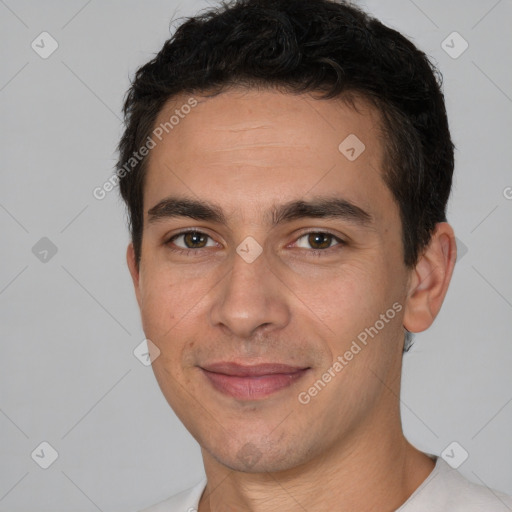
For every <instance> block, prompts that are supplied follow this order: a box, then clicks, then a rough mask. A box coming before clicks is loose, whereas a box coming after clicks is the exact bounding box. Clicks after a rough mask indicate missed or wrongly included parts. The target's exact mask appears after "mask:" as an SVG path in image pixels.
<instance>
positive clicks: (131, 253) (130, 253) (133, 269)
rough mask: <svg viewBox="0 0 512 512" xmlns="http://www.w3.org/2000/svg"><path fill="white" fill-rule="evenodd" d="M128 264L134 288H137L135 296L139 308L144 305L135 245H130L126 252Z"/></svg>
mask: <svg viewBox="0 0 512 512" xmlns="http://www.w3.org/2000/svg"><path fill="white" fill-rule="evenodd" d="M126 262H127V263H128V269H129V270H130V275H131V276H132V281H133V287H134V288H135V296H136V297H137V302H138V304H139V308H140V307H141V305H142V302H141V293H140V287H139V282H140V272H139V268H137V263H136V259H135V250H134V249H133V243H130V244H129V245H128V248H127V250H126Z"/></svg>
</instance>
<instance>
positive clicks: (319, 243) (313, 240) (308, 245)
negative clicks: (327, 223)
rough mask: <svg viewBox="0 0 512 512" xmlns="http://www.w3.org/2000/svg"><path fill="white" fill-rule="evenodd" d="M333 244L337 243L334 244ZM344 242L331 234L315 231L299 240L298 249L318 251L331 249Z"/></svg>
mask: <svg viewBox="0 0 512 512" xmlns="http://www.w3.org/2000/svg"><path fill="white" fill-rule="evenodd" d="M333 242H336V243H334V244H333ZM342 242H343V241H342V240H340V239H339V238H338V237H336V236H334V235H332V234H331V233H325V232H323V231H315V232H311V233H305V234H303V235H302V236H301V237H299V239H298V240H297V243H296V244H297V247H300V248H303V249H313V250H316V251H321V250H326V249H330V248H331V247H333V246H336V245H340V244H341V243H342Z"/></svg>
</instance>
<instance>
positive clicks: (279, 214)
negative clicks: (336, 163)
mask: <svg viewBox="0 0 512 512" xmlns="http://www.w3.org/2000/svg"><path fill="white" fill-rule="evenodd" d="M174 217H189V218H191V219H195V220H202V221H211V222H215V223H218V224H224V225H226V224H227V217H226V215H225V214H224V212H223V210H222V208H221V207H220V206H218V205H215V204H212V203H210V202H208V201H197V200H195V199H189V198H181V197H172V196H171V197H166V198H165V199H163V200H162V201H160V202H159V203H157V204H156V205H155V206H153V207H152V208H150V209H149V210H148V222H149V223H150V224H153V223H156V222H158V221H160V220H163V219H168V218H174ZM302 218H316V219H320V218H327V219H342V220H346V221H348V222H351V223H354V224H357V225H360V226H363V227H365V226H369V225H371V224H372V223H373V222H374V219H373V216H372V215H371V214H370V213H368V212H366V211H365V210H363V209H362V208H361V207H359V206H357V205H355V204H354V203H352V202H350V201H348V200H347V199H343V198H339V197H334V198H333V197H320V198H315V199H312V200H310V201H302V200H296V201H290V202H288V203H284V204H281V205H277V206H273V207H272V208H271V209H270V210H269V211H268V212H267V219H269V224H271V225H272V226H276V225H278V224H283V223H285V222H291V221H293V220H297V219H302Z"/></svg>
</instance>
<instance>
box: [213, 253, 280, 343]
mask: <svg viewBox="0 0 512 512" xmlns="http://www.w3.org/2000/svg"><path fill="white" fill-rule="evenodd" d="M287 294H289V292H288V288H287V287H286V286H285V285H284V284H283V282H282V280H281V279H280V278H278V277H277V275H276V273H275V271H272V270H271V269H270V267H269V266H268V263H267V261H266V259H265V255H264V253H263V254H261V255H260V256H259V257H258V258H257V259H256V260H255V261H253V262H251V263H248V262H247V261H245V260H244V259H243V258H241V257H240V256H239V255H238V254H236V253H235V254H234V255H233V260H232V263H231V272H229V273H228V275H227V276H226V277H225V278H224V279H223V280H222V281H221V282H220V283H219V285H218V286H217V287H215V294H214V295H213V302H212V307H211V313H210V318H211V321H212V323H213V325H214V326H216V327H218V326H222V327H223V328H225V329H228V330H229V331H231V334H233V335H234V336H236V337H239V338H245V339H248V338H251V336H254V335H255V334H256V332H257V331H258V330H265V331H270V330H274V329H281V328H283V327H285V326H286V325H287V324H288V322H289V321H290V309H289V304H288V300H287Z"/></svg>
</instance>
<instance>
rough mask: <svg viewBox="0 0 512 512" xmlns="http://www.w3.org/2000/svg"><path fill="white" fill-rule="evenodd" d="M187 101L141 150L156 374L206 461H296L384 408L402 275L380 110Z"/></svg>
mask: <svg viewBox="0 0 512 512" xmlns="http://www.w3.org/2000/svg"><path fill="white" fill-rule="evenodd" d="M196 98H197V100H198V104H197V106H195V107H194V108H193V109H192V110H191V111H190V113H188V114H187V115H186V116H183V118H180V120H179V123H177V124H175V125H174V126H173V128H172V130H169V133H168V134H166V136H165V137H163V138H162V140H161V141H159V142H158V143H157V145H156V147H154V148H153V149H152V150H151V153H150V156H149V161H148V172H147V176H146V182H145V188H144V230H143V242H142V258H141V264H140V269H136V267H135V265H134V263H133V250H132V248H131V247H129V250H128V261H129V265H130V269H131V272H132V277H133V279H134V284H135V290H136V295H137V299H138V302H139V306H140V310H141V317H142V323H143V328H144V332H145V334H146V337H147V338H148V339H149V340H151V342H152V343H153V344H154V346H155V347H157V348H158V350H156V349H155V350H153V355H156V354H157V353H158V351H159V355H158V357H156V359H155V360H154V361H153V370H154V373H155V376H156V378H157V381H158V383H159V386H160V388H161V390H162V392H163V394H164V395H165V397H166V399H167V401H168V403H169V404H170V406H171V407H172V408H173V409H174V411H175V412H176V414H177V415H178V417H179V418H180V419H181V420H182V422H183V423H184V425H185V426H186V427H187V429H188V430H189V431H190V432H191V434H192V435H193V436H194V437H195V438H196V439H197V440H198V442H199V443H200V445H201V446H202V448H203V451H204V453H205V454H206V455H207V456H208V457H211V458H212V460H215V461H216V462H217V463H221V464H223V465H225V466H227V467H229V468H232V469H235V470H241V471H254V472H256V471H277V470H284V469H290V468H293V467H296V466H298V465H300V464H303V463H306V462H308V461H312V460H313V459H315V458H319V457H322V456H325V454H327V453H331V452H333V451H335V450H337V449H341V447H342V446H346V444H347V443H349V442H353V441H354V439H355V437H357V436H363V435H366V436H371V435H373V433H375V432H377V431H378V430H379V429H382V421H385V420H384V418H387V417H389V411H390V408H392V407H394V405H393V404H392V402H391V401H390V398H389V396H390V393H386V392H385V391H386V389H389V388H390V387H391V388H393V389H395V387H396V381H397V379H398V380H399V378H398V377H399V372H400V364H401V350H402V343H403V327H402V316H403V311H404V310H403V305H404V301H405V299H406V295H407V293H406V291H407V286H408V279H409V273H408V271H407V269H406V267H405V266H404V264H403V247H402V242H401V222H400V218H399V210H398V206H397V204H396V203H395V202H394V200H393V198H392V195H391V192H390V191H389V189H388V188H387V187H386V185H385V184H384V182H383V179H382V169H381V162H382V160H383V145H382V144H383V143H382V138H381V135H380V132H379V128H378V126H379V122H378V115H377V112H376V111H375V110H373V109H372V108H371V107H370V106H369V105H367V104H365V103H364V102H363V101H362V100H361V101H359V102H358V103H357V106H358V112H356V111H355V110H354V109H353V108H352V107H350V106H348V105H346V104H345V103H343V102H341V101H339V100H318V99H313V98H312V97H311V96H309V95H298V96H297V95H291V94H283V93H279V92H273V91H272V92H271V91H266V92H264V91H253V90H250V91H242V90H235V89H231V90H229V91H227V92H224V93H222V94H220V95H218V96H216V97H212V98H207V99H206V98H201V97H196ZM187 100H188V97H184V98H174V99H173V101H172V102H170V103H169V104H168V105H166V107H165V108H164V109H163V110H162V112H161V113H160V115H159V118H158V120H157V122H156V125H159V124H160V123H161V122H166V121H168V120H169V118H170V117H171V116H172V115H173V113H174V112H175V110H176V109H178V110H179V109H180V106H181V105H183V104H185V103H187ZM186 110H188V109H186ZM347 137H348V139H347ZM356 137H357V138H356ZM343 141H345V142H343ZM340 144H341V146H340ZM362 144H364V150H363V151H362V152H361V150H362V149H363V146H362ZM379 419H380V420H382V421H380V420H379ZM363 433H364V434H363Z"/></svg>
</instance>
